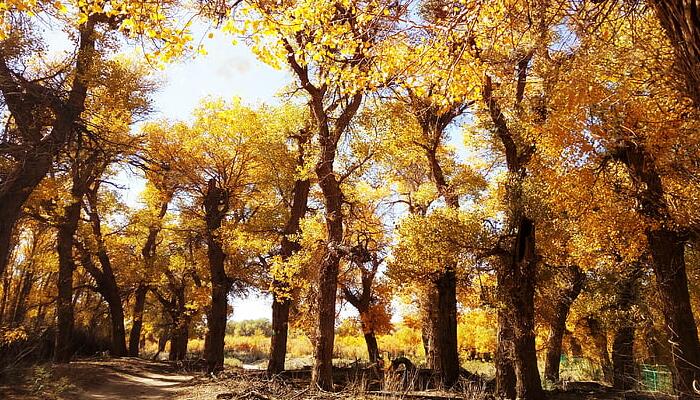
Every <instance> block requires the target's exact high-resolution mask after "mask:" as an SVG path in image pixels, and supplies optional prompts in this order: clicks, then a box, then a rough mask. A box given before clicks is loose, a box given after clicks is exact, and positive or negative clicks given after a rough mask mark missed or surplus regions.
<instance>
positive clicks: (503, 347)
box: [495, 307, 516, 399]
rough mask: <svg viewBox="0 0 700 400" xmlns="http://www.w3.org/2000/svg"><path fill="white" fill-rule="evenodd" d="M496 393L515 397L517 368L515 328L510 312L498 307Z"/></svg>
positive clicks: (509, 397)
mask: <svg viewBox="0 0 700 400" xmlns="http://www.w3.org/2000/svg"><path fill="white" fill-rule="evenodd" d="M495 361H496V394H497V395H498V396H500V397H502V398H505V399H515V396H516V392H515V384H516V378H515V368H514V367H513V366H514V361H513V328H512V327H511V325H510V321H509V320H508V313H507V312H506V310H505V309H504V308H503V307H499V308H498V347H497V348H496V360H495Z"/></svg>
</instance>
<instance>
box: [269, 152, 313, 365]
mask: <svg viewBox="0 0 700 400" xmlns="http://www.w3.org/2000/svg"><path fill="white" fill-rule="evenodd" d="M305 141H306V140H305V139H304V138H302V139H300V140H299V149H298V151H299V158H298V160H297V164H298V165H303V164H304V148H303V144H304V143H305ZM310 187H311V183H310V181H309V180H308V179H305V180H297V181H295V182H294V189H293V190H294V197H293V199H292V207H291V212H290V214H289V220H288V221H287V225H286V226H285V229H284V236H283V237H282V242H281V249H280V255H281V256H282V260H284V261H286V260H287V259H289V257H290V256H291V255H293V254H294V253H296V252H297V251H299V248H300V246H299V243H297V242H295V241H292V240H290V239H289V237H288V235H294V234H297V233H298V232H299V221H300V220H301V218H302V217H303V216H304V215H305V214H306V209H307V203H308V198H309V189H310ZM273 285H286V283H281V282H276V281H273ZM290 306H291V300H290V299H288V298H283V299H279V298H277V294H276V293H273V301H272V338H270V361H269V362H268V364H267V373H268V374H270V375H275V374H279V373H280V372H282V371H284V360H285V358H286V356H287V336H288V331H289V308H290Z"/></svg>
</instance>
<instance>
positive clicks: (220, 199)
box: [204, 179, 231, 373]
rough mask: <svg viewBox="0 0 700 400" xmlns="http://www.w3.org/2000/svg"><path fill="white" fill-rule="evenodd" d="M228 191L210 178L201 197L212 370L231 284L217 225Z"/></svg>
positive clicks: (216, 367)
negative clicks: (209, 293)
mask: <svg viewBox="0 0 700 400" xmlns="http://www.w3.org/2000/svg"><path fill="white" fill-rule="evenodd" d="M228 200H229V198H228V192H226V190H224V189H222V188H220V187H219V186H218V185H217V183H216V180H214V179H211V180H210V181H209V184H208V189H207V192H206V195H205V198H204V209H205V218H206V223H207V232H206V234H207V256H208V259H209V273H210V280H211V307H210V308H209V315H208V320H207V327H208V335H209V336H208V339H209V340H208V342H207V354H206V360H207V372H209V373H215V372H218V371H221V370H223V368H224V338H225V337H226V318H227V315H228V292H229V289H230V287H231V285H230V283H229V279H228V276H226V269H225V267H224V261H225V259H226V254H225V253H224V249H223V246H222V244H221V237H220V235H219V232H218V229H219V228H221V223H222V221H223V219H224V217H225V216H226V213H227V212H228Z"/></svg>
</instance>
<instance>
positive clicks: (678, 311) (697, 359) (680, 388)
mask: <svg viewBox="0 0 700 400" xmlns="http://www.w3.org/2000/svg"><path fill="white" fill-rule="evenodd" d="M647 239H648V241H649V247H650V249H651V254H652V258H653V266H654V273H655V274H656V284H657V286H658V288H659V295H660V300H661V304H662V307H663V314H664V318H665V319H666V330H667V334H668V337H669V343H670V345H671V354H672V356H673V364H674V369H675V371H674V374H673V380H674V388H675V389H676V391H677V392H678V395H679V396H680V397H679V398H680V399H690V398H697V397H698V395H697V394H695V392H694V391H693V381H694V380H696V379H700V367H698V366H700V342H699V341H698V331H697V327H696V325H695V319H694V318H693V311H692V308H691V305H690V295H689V293H688V278H687V275H686V270H685V240H684V239H683V238H682V237H681V236H680V235H679V234H678V233H676V232H673V231H670V230H665V229H660V230H655V231H650V232H648V233H647Z"/></svg>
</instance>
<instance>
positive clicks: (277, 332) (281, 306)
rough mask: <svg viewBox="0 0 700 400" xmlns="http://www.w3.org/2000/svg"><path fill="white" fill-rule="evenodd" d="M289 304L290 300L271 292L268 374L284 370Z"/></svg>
mask: <svg viewBox="0 0 700 400" xmlns="http://www.w3.org/2000/svg"><path fill="white" fill-rule="evenodd" d="M290 305H291V301H290V300H288V299H283V300H280V299H277V296H276V295H274V294H273V300H272V338H271V339H270V340H271V345H270V362H269V363H268V364H267V372H268V374H270V375H276V374H279V373H280V372H282V371H284V360H285V358H286V355H287V335H288V331H289V307H290Z"/></svg>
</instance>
